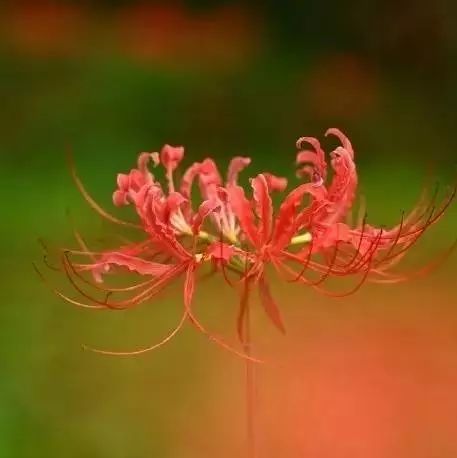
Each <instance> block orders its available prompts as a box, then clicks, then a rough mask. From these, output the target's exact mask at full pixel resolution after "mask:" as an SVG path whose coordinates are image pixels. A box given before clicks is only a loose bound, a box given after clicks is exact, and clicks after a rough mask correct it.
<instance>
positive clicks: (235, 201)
mask: <svg viewBox="0 0 457 458" xmlns="http://www.w3.org/2000/svg"><path fill="white" fill-rule="evenodd" d="M227 195H228V199H229V203H230V207H231V208H232V210H233V212H234V213H235V215H236V217H237V218H238V221H239V224H240V227H241V230H242V231H243V233H244V235H245V236H246V238H247V239H248V241H249V242H250V243H251V244H252V245H254V246H258V245H259V244H260V238H259V234H258V232H257V228H256V226H255V223H254V215H253V212H252V208H251V204H250V202H249V201H248V199H247V198H246V195H245V194H244V189H243V188H241V187H240V186H229V187H228V188H227Z"/></svg>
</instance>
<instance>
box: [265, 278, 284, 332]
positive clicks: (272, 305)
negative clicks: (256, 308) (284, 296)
mask: <svg viewBox="0 0 457 458" xmlns="http://www.w3.org/2000/svg"><path fill="white" fill-rule="evenodd" d="M259 295H260V302H261V304H262V307H263V308H264V310H265V313H266V314H267V316H268V318H270V320H271V322H272V323H273V324H274V325H275V326H276V328H278V329H279V331H281V332H282V333H283V334H285V332H286V329H285V327H284V322H283V319H282V316H281V311H280V310H279V307H278V306H277V304H276V302H275V300H274V299H273V297H272V295H271V292H270V287H269V286H268V283H267V281H266V280H265V277H264V276H263V275H262V276H261V277H260V279H259Z"/></svg>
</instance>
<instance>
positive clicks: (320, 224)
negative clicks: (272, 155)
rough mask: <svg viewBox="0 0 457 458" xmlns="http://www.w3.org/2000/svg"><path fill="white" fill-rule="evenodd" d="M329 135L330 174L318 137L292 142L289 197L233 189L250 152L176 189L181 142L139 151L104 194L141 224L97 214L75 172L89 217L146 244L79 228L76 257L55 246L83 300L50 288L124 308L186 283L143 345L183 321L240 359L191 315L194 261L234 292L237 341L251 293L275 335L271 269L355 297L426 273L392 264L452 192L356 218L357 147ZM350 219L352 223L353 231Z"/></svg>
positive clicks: (282, 188)
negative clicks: (178, 304) (387, 220)
mask: <svg viewBox="0 0 457 458" xmlns="http://www.w3.org/2000/svg"><path fill="white" fill-rule="evenodd" d="M326 135H332V136H335V137H336V138H337V139H338V140H339V142H340V144H341V145H340V146H338V147H337V148H336V149H335V150H333V151H332V152H331V153H330V154H329V162H330V167H331V173H328V164H327V160H328V158H327V157H326V155H325V153H324V150H323V149H322V147H321V145H320V143H319V141H318V140H317V139H316V138H312V137H302V138H300V139H299V140H298V141H297V149H298V153H297V155H296V164H297V176H298V177H299V178H300V179H301V180H302V182H301V184H299V185H298V186H296V187H295V188H293V189H291V190H290V191H286V188H287V186H288V183H287V180H286V179H285V178H281V177H277V176H275V175H273V174H270V173H261V174H259V175H257V176H255V177H254V178H251V179H250V186H251V188H252V191H251V192H249V193H246V192H245V190H244V189H243V188H242V187H241V186H240V185H239V184H238V175H239V174H240V172H242V171H243V169H245V168H246V167H247V166H248V165H249V164H250V159H249V158H247V157H234V158H233V159H232V160H231V162H230V164H229V166H228V170H227V174H226V178H225V180H224V179H223V178H222V176H221V173H220V171H219V170H218V167H217V166H216V164H215V162H214V161H213V160H212V159H210V158H208V159H205V160H204V161H202V162H197V163H194V164H193V165H191V166H190V167H189V168H188V169H187V170H186V171H185V172H184V173H183V174H182V178H181V180H180V181H179V182H178V181H177V180H176V179H175V176H174V175H175V170H176V169H177V168H178V166H179V164H180V162H181V161H182V159H183V156H184V148H183V147H181V146H179V147H173V146H170V145H165V146H164V147H163V148H162V150H161V152H160V154H159V153H141V154H140V156H139V158H138V162H137V167H136V168H134V169H132V170H130V172H129V173H127V174H119V175H118V176H117V189H116V190H115V191H114V194H113V202H114V205H116V206H118V207H120V206H131V207H133V208H134V210H135V212H136V215H137V217H138V223H131V222H127V221H122V220H120V219H118V218H116V217H115V216H113V215H111V214H109V213H107V212H106V211H105V210H103V209H102V208H101V207H100V206H98V204H97V203H96V202H95V201H94V200H93V199H92V198H91V197H90V195H89V194H88V193H87V191H86V190H85V189H84V187H83V185H82V183H81V181H80V180H79V179H78V177H77V176H76V175H75V174H74V178H75V181H76V184H77V185H78V187H79V189H80V190H81V192H82V193H83V195H84V196H85V197H86V200H87V201H88V202H89V203H90V204H91V205H92V206H93V207H94V209H95V210H97V211H98V212H99V213H100V214H101V215H102V216H103V217H105V218H107V219H109V220H110V221H112V222H114V223H117V224H121V225H126V226H132V227H135V228H137V229H139V230H140V231H141V232H142V234H143V240H141V241H140V242H131V243H130V242H126V243H125V244H123V245H121V246H118V247H116V248H115V249H113V250H109V251H103V252H92V251H90V250H89V249H88V248H87V246H86V244H85V242H84V240H83V239H82V237H81V236H80V235H79V234H78V233H76V238H77V240H78V242H79V244H80V250H78V251H76V250H71V251H70V250H66V251H64V252H63V253H62V256H61V261H62V268H63V269H64V271H65V272H66V274H67V276H68V278H69V279H70V281H71V283H72V285H73V286H74V287H75V289H76V290H77V291H78V292H79V293H80V294H81V295H82V296H83V297H85V298H86V299H87V301H86V302H81V301H77V300H75V299H72V298H70V297H68V296H66V295H64V294H63V293H61V292H59V291H55V292H56V293H57V294H58V295H59V296H60V297H62V298H64V299H65V300H67V301H69V302H71V303H73V304H75V305H78V306H83V307H91V308H111V309H126V308H130V307H133V306H136V305H138V304H140V303H143V302H146V301H149V300H151V299H152V298H153V297H154V296H156V295H157V294H158V293H159V292H160V291H162V290H163V289H164V288H165V287H167V286H168V285H169V284H171V283H172V282H173V281H174V280H176V279H177V278H179V277H183V278H184V308H183V315H182V318H181V320H180V322H179V324H178V326H177V327H176V328H175V329H174V330H173V331H172V332H171V333H170V335H169V336H167V337H166V338H165V339H164V340H163V341H161V342H160V343H158V344H157V345H155V346H153V347H150V348H149V349H151V348H156V347H157V346H160V345H163V344H164V343H165V342H167V341H168V340H169V339H170V338H171V337H173V336H174V335H175V334H176V333H177V332H178V331H179V329H180V328H181V327H182V325H183V323H184V322H185V321H190V322H191V323H192V324H193V325H194V326H195V327H196V328H197V329H198V330H200V331H201V332H203V333H205V334H206V335H207V336H208V337H209V338H210V339H212V340H214V341H216V342H217V343H218V344H220V345H222V346H224V347H225V348H227V349H229V350H230V351H233V352H235V353H237V354H240V355H242V356H244V357H246V355H244V353H242V352H238V350H236V349H235V348H233V347H231V346H229V345H228V344H227V343H226V342H225V341H223V340H222V339H220V338H219V337H217V336H215V335H214V334H212V333H210V332H208V331H207V329H206V328H205V327H204V326H203V325H202V324H201V322H200V321H199V320H198V318H197V317H196V316H195V313H194V311H193V308H192V298H193V295H194V291H195V285H196V279H197V278H198V277H197V276H198V274H199V272H200V270H201V268H202V266H205V265H210V266H211V269H212V272H213V273H218V272H219V273H221V274H222V275H223V277H224V278H225V280H226V281H227V282H229V283H230V285H232V286H234V287H235V288H238V289H239V290H240V297H241V299H240V308H239V314H238V323H237V327H238V333H239V337H240V339H241V340H242V341H243V339H244V334H243V333H244V331H243V330H244V326H243V322H244V319H245V315H246V313H247V308H248V301H247V295H248V294H249V292H250V291H251V290H252V289H253V288H255V289H257V290H258V293H259V297H260V302H261V304H262V307H263V308H264V310H265V312H266V314H267V315H268V317H269V318H270V320H271V321H272V322H273V323H274V324H275V325H276V327H277V328H278V329H280V330H281V331H284V323H283V319H282V317H281V313H280V309H279V308H278V306H277V304H276V302H275V300H274V299H273V297H272V294H271V292H270V289H269V284H268V279H267V266H268V265H271V266H272V269H273V270H274V272H276V273H277V274H279V275H280V277H281V278H283V279H285V280H286V281H290V282H299V283H303V284H305V285H308V286H310V287H312V288H313V289H315V290H317V291H319V292H321V293H324V294H327V295H330V296H336V297H341V296H345V295H348V294H351V293H353V292H355V291H357V290H358V289H359V288H360V286H361V285H362V284H363V283H364V282H365V281H366V280H370V281H374V282H379V283H393V282H399V281H403V280H406V279H408V278H410V277H411V276H412V275H417V274H420V273H424V272H425V271H427V270H428V269H429V268H430V267H431V266H432V265H433V264H434V263H431V264H429V265H427V266H425V267H424V268H423V269H421V270H420V271H418V272H415V273H409V274H407V273H404V272H403V273H396V272H394V271H393V270H392V268H393V267H394V266H395V265H396V264H397V263H398V262H399V261H400V260H401V259H402V258H403V256H404V255H405V254H406V252H407V251H408V250H409V248H411V247H412V246H413V245H414V244H415V243H416V242H417V240H418V239H419V238H420V237H421V236H422V234H423V233H424V232H425V231H426V230H427V228H429V227H430V226H431V225H432V224H433V223H435V222H436V221H437V220H438V219H439V218H440V217H441V216H442V215H443V214H444V212H445V210H446V209H447V208H448V206H449V205H450V203H451V201H452V200H453V198H454V195H455V191H454V192H453V193H450V194H449V196H448V197H447V198H445V199H444V200H443V201H441V202H439V203H438V202H437V201H436V200H437V199H436V194H435V195H429V194H428V193H427V192H426V193H424V195H423V196H422V198H421V199H420V201H419V202H418V204H417V205H416V206H415V207H414V208H413V210H412V211H411V212H410V213H409V214H406V215H405V214H403V215H402V218H401V221H400V222H399V224H397V225H396V226H394V227H392V228H391V229H384V228H377V227H374V226H371V225H369V224H367V221H366V214H365V210H364V208H363V205H359V209H358V215H357V218H352V214H353V213H354V209H353V207H354V206H355V200H356V191H357V183H358V177H357V170H356V165H355V162H354V150H353V147H352V145H351V143H350V141H349V140H348V138H347V137H346V136H345V135H344V134H343V133H342V132H341V131H340V130H338V129H329V130H328V131H327V133H326ZM158 167H162V168H163V170H164V176H165V179H164V180H163V181H164V183H163V184H162V183H161V182H160V181H159V180H158V179H157V178H156V176H155V175H154V174H153V173H152V172H153V171H154V172H155V170H156V169H158ZM152 169H154V170H152ZM329 175H331V179H329ZM194 187H196V188H198V194H199V196H200V199H199V204H198V205H195V203H194V202H193V199H192V197H191V194H192V190H193V188H194ZM273 193H281V194H283V195H284V197H283V198H282V201H281V204H280V205H279V207H278V208H277V209H275V208H274V207H273V203H272V194H273ZM352 219H356V222H355V223H354V224H351V223H350V221H351V220H352ZM77 257H79V260H76V258H77ZM120 271H128V272H131V273H134V274H136V275H135V277H138V276H139V277H140V280H139V281H137V282H136V283H134V284H132V285H130V286H127V287H123V288H120V287H117V288H115V287H110V286H108V285H107V284H106V276H107V275H108V274H112V273H116V272H120ZM87 274H89V275H87ZM347 276H355V277H356V278H357V281H356V282H355V284H354V285H353V286H352V287H351V288H350V290H348V291H344V292H335V291H333V290H331V289H329V288H327V287H326V286H325V283H326V280H327V279H329V278H330V277H347ZM83 285H84V286H83ZM88 285H90V286H91V287H92V288H95V289H98V290H102V291H104V293H105V294H104V297H103V298H102V299H100V298H97V297H94V295H92V294H89V293H88V292H87V288H85V286H88ZM119 295H121V296H122V297H123V298H122V299H119V298H118V297H119ZM146 350H148V349H142V350H139V351H137V352H130V353H129V354H131V353H138V352H142V351H146ZM105 353H112V354H115V352H105ZM117 354H119V353H117ZM121 354H122V353H121Z"/></svg>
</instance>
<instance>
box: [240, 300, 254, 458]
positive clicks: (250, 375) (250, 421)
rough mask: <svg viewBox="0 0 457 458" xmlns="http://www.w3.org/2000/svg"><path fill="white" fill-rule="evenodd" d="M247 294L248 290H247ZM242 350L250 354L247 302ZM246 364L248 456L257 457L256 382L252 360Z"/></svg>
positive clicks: (248, 308)
mask: <svg viewBox="0 0 457 458" xmlns="http://www.w3.org/2000/svg"><path fill="white" fill-rule="evenodd" d="M247 294H249V292H247ZM244 326H245V329H244V339H245V340H244V344H243V346H244V352H245V353H246V355H247V356H251V355H252V338H251V317H250V307H249V303H248V304H247V307H246V315H245V322H244ZM245 365H246V381H245V383H246V436H247V437H246V439H247V451H248V454H247V456H248V458H257V416H256V413H257V412H256V404H257V402H256V398H257V389H256V388H257V384H256V374H255V366H254V362H253V361H252V360H250V359H246V360H245Z"/></svg>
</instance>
